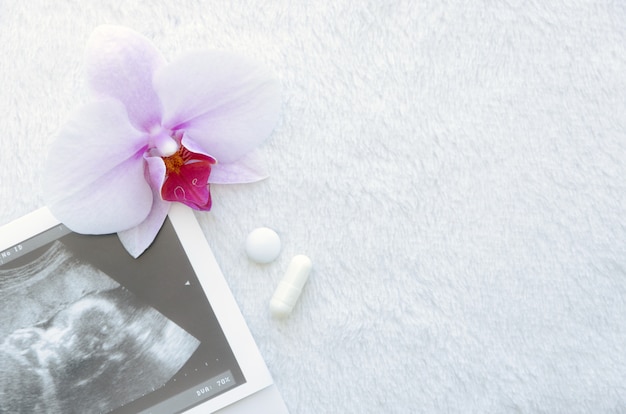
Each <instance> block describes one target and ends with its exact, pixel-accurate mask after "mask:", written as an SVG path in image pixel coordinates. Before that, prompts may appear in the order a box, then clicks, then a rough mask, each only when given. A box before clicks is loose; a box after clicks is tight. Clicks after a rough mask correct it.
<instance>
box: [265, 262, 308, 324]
mask: <svg viewBox="0 0 626 414" xmlns="http://www.w3.org/2000/svg"><path fill="white" fill-rule="evenodd" d="M312 267H313V264H312V263H311V259H309V258H308V257H307V256H305V255H303V254H299V255H297V256H294V257H293V259H291V262H289V266H288V267H287V271H286V272H285V276H283V278H282V280H281V281H280V283H279V284H278V287H277V288H276V291H274V295H273V296H272V299H271V300H270V312H271V313H272V315H274V316H275V317H277V318H284V317H286V316H288V315H289V314H290V313H291V311H292V310H293V307H294V306H295V305H296V302H297V301H298V298H299V297H300V293H302V288H303V287H304V284H305V283H306V281H307V280H308V278H309V273H310V272H311V268H312Z"/></svg>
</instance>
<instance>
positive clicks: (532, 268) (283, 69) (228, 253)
mask: <svg viewBox="0 0 626 414" xmlns="http://www.w3.org/2000/svg"><path fill="white" fill-rule="evenodd" d="M625 22H626V3H624V2H621V1H614V0H589V1H586V0H571V1H566V0H557V1H546V2H543V1H516V0H505V1H463V0H451V1H445V2H442V1H439V0H415V1H410V0H396V1H394V0H389V1H383V0H358V1H356V0H354V1H351V0H320V1H314V2H309V1H288V0H278V1H251V0H233V1H228V2H226V1H217V0H214V1H201V0H180V1H147V0H145V1H141V0H124V1H118V0H106V1H85V0H58V1H46V0H31V1H20V0H0V48H1V51H2V58H1V59H0V113H1V114H2V115H1V116H0V133H1V136H0V137H1V138H0V139H1V141H0V142H1V143H2V151H1V152H0V165H1V166H2V167H1V168H0V179H1V181H0V182H1V183H2V186H1V187H0V191H1V193H0V221H1V222H2V223H5V222H8V221H10V220H12V219H15V218H17V217H19V216H21V215H23V214H25V213H27V212H29V211H31V210H34V209H35V208H37V207H40V206H41V205H42V204H43V200H42V189H41V186H40V182H41V177H42V174H43V169H42V167H43V161H44V159H45V157H46V154H47V148H48V145H49V144H50V142H51V140H52V137H53V136H54V134H55V133H56V131H57V130H58V129H59V127H60V126H61V124H62V123H63V121H64V120H65V118H66V117H67V115H68V114H69V113H70V112H71V111H72V110H73V109H74V108H76V106H77V105H79V104H81V103H83V102H85V101H86V100H87V94H86V90H85V87H84V83H83V76H82V73H81V55H82V51H83V48H84V46H85V42H86V40H87V38H88V36H89V34H90V33H91V31H92V30H93V28H94V27H96V26H97V25H100V24H103V23H109V24H120V25H124V26H128V27H131V28H133V29H135V30H137V31H139V32H141V33H143V34H144V35H146V36H147V37H148V38H150V39H152V40H153V41H154V43H155V44H156V45H157V47H159V48H160V49H161V50H162V51H163V53H164V55H165V56H166V57H168V58H173V57H175V56H176V55H178V54H180V53H182V52H183V51H185V50H188V49H192V48H219V49H228V50H232V51H238V52H240V53H243V54H246V55H248V56H251V57H254V58H257V59H259V60H261V61H263V62H265V63H266V64H267V65H269V66H270V67H272V68H273V69H274V70H275V71H276V72H277V73H278V76H279V77H280V79H281V81H282V83H283V87H284V107H283V111H282V116H281V120H280V122H279V125H278V126H277V128H276V129H275V131H274V133H273V135H272V136H271V138H270V140H269V141H267V143H266V144H264V146H263V147H262V151H263V153H264V154H265V155H266V158H267V162H268V170H269V172H270V175H271V177H270V178H269V179H267V180H265V181H263V182H259V183H255V184H250V185H237V186H221V187H220V186H214V187H213V196H214V208H213V210H212V211H211V212H210V213H202V214H197V216H198V218H199V220H200V221H201V224H202V226H203V229H204V232H205V233H206V236H207V238H208V240H209V242H210V244H211V246H212V247H213V249H214V252H215V255H216V257H217V259H218V261H219V263H220V265H221V266H222V268H223V270H224V272H225V274H226V277H227V279H228V280H229V283H230V285H231V288H232V290H233V293H234V295H235V297H236V299H237V301H238V303H239V304H240V306H241V309H242V311H243V313H244V316H245V317H246V318H247V320H248V323H249V326H250V328H251V330H252V332H253V334H254V336H255V338H256V340H257V342H258V345H259V347H260V349H261V351H262V353H263V355H264V357H265V358H266V360H267V363H268V366H269V368H270V370H271V372H272V374H273V376H274V378H275V380H276V382H277V384H278V386H279V387H280V389H281V391H282V393H283V395H284V398H285V400H286V403H287V405H288V407H289V408H290V411H291V412H292V413H294V414H319V413H624V412H626V352H625V349H626V299H625V298H626V25H625ZM80 154H81V149H80V147H77V148H76V156H77V157H79V156H80ZM259 226H268V227H271V228H274V229H275V230H276V231H277V232H278V233H279V234H280V236H281V238H282V242H283V251H282V254H281V256H280V257H279V259H278V260H277V261H275V262H274V263H271V264H269V265H256V264H254V263H252V262H250V261H249V260H248V259H247V257H246V255H245V252H244V249H243V244H244V241H245V238H246V236H247V234H248V232H249V231H251V230H252V229H254V228H255V227H259ZM298 253H304V254H307V255H309V256H310V257H311V258H312V260H313V262H314V272H313V273H312V275H311V279H310V281H309V283H308V285H307V286H306V289H305V292H304V294H303V296H302V297H301V300H300V302H299V304H298V306H297V307H296V309H295V311H294V313H293V314H292V316H291V317H290V318H289V319H287V320H286V321H277V320H274V319H272V318H271V317H270V315H269V312H268V302H269V299H270V297H271V295H272V292H273V290H274V288H275V286H276V285H277V283H278V281H279V280H280V278H281V277H282V275H283V272H284V271H285V269H286V267H287V264H288V262H289V260H290V259H291V257H292V256H293V255H295V254H298Z"/></svg>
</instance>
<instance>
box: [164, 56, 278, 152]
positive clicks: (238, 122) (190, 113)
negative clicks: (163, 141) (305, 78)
mask: <svg viewBox="0 0 626 414" xmlns="http://www.w3.org/2000/svg"><path fill="white" fill-rule="evenodd" d="M154 88H155V90H156V92H157V94H158V95H159V97H160V99H161V102H162V104H163V120H162V122H163V125H164V126H165V127H167V128H170V129H172V130H179V129H180V130H184V131H185V132H186V134H188V135H189V136H190V137H192V138H193V140H194V141H195V142H196V143H197V144H198V145H200V146H201V147H202V148H204V149H205V151H208V152H209V153H210V154H211V156H213V157H215V158H216V159H217V160H218V162H220V163H231V162H233V161H236V160H238V159H239V158H241V157H242V156H243V155H245V154H246V153H247V152H249V151H250V150H252V149H254V148H255V147H257V146H258V145H259V144H261V142H263V141H264V140H265V139H266V138H267V137H268V136H269V134H270V133H271V131H272V129H273V128H274V126H275V125H276V122H277V121H278V116H279V111H280V106H281V99H280V84H279V82H278V80H277V79H276V77H275V76H274V75H273V73H272V72H271V71H270V70H268V69H267V68H265V67H264V66H261V65H259V64H257V63H255V62H253V61H251V60H248V59H246V58H243V57H240V56H237V55H233V54H231V53H227V52H222V51H208V52H196V53H192V54H188V55H185V56H183V57H181V58H180V59H177V60H175V61H173V62H171V63H170V64H168V65H166V66H162V67H161V68H159V69H158V70H157V71H156V72H155V74H154Z"/></svg>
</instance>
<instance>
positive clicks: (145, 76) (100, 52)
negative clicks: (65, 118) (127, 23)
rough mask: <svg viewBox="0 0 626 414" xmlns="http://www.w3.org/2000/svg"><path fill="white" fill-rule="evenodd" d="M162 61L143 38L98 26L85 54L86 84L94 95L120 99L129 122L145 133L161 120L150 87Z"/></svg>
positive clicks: (125, 30) (155, 98)
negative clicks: (95, 93)
mask: <svg viewBox="0 0 626 414" xmlns="http://www.w3.org/2000/svg"><path fill="white" fill-rule="evenodd" d="M164 64H165V59H164V58H163V56H162V55H161V53H160V52H159V51H158V49H157V48H156V47H155V46H154V45H153V44H152V42H150V41H149V40H148V39H147V38H145V37H144V36H142V35H140V34H139V33H137V32H135V31H133V30H130V29H127V28H124V27H117V26H108V25H107V26H99V27H98V28H96V29H95V30H94V32H93V34H92V35H91V38H90V39H89V41H88V43H87V50H86V53H85V70H86V72H87V79H88V81H89V85H90V86H91V87H92V89H93V90H94V91H95V92H97V93H98V94H101V95H104V96H108V97H112V98H116V99H118V100H120V101H121V102H122V103H123V104H124V106H126V109H127V111H128V117H129V118H130V121H131V123H132V124H133V125H134V126H135V127H136V128H138V129H140V130H143V131H149V130H150V128H152V127H154V126H156V125H158V124H159V123H160V119H161V103H160V101H159V97H158V96H157V94H156V93H155V91H154V89H153V88H152V75H153V73H154V71H155V70H156V69H157V68H159V67H161V66H163V65H164Z"/></svg>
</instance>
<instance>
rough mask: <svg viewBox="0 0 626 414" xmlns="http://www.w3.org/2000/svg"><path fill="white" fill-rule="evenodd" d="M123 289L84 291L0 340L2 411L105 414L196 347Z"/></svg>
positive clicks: (159, 381) (158, 381)
mask: <svg viewBox="0 0 626 414" xmlns="http://www.w3.org/2000/svg"><path fill="white" fill-rule="evenodd" d="M198 345H199V342H198V340H197V339H195V338H194V337H192V336H191V335H189V334H188V333H187V332H185V331H184V330H183V329H181V328H180V327H178V326H177V325H176V324H174V323H173V322H172V321H170V320H169V319H167V318H166V317H165V316H163V315H162V314H161V313H159V312H157V311H156V310H155V309H154V308H152V307H149V306H147V305H144V304H142V303H140V302H139V301H138V300H137V298H136V297H135V296H134V295H133V294H132V293H130V292H129V291H127V290H126V289H124V288H122V287H119V288H115V289H112V290H108V291H104V292H98V293H92V294H89V295H86V296H84V297H82V298H81V299H79V300H77V301H76V302H74V303H72V304H70V305H69V306H68V307H66V308H65V309H63V310H61V311H59V312H58V313H57V314H55V315H54V316H52V317H51V318H50V319H49V320H48V321H46V322H45V323H43V324H39V325H37V326H33V327H27V328H22V329H17V330H15V331H14V332H12V333H11V334H10V335H8V336H7V337H6V338H5V340H4V342H3V343H2V345H0V413H2V414H4V413H11V414H14V413H81V414H84V413H92V412H93V413H106V412H109V411H111V410H113V409H115V408H117V407H119V406H122V405H124V404H125V403H127V402H130V401H132V400H134V399H136V398H138V397H140V396H142V395H144V394H146V393H149V392H150V391H152V390H153V389H156V388H158V387H160V386H162V385H163V384H164V383H165V382H166V381H167V380H168V379H170V378H171V377H172V376H173V375H174V374H175V373H176V372H177V371H178V370H179V369H180V368H181V367H182V366H183V364H184V363H185V362H186V361H187V360H188V359H189V357H190V356H191V355H192V353H193V352H194V351H195V349H196V348H197V347H198Z"/></svg>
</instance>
